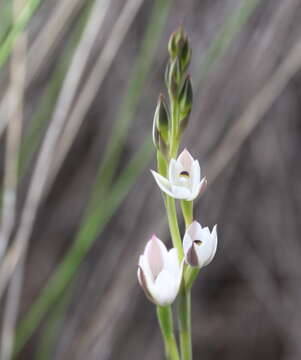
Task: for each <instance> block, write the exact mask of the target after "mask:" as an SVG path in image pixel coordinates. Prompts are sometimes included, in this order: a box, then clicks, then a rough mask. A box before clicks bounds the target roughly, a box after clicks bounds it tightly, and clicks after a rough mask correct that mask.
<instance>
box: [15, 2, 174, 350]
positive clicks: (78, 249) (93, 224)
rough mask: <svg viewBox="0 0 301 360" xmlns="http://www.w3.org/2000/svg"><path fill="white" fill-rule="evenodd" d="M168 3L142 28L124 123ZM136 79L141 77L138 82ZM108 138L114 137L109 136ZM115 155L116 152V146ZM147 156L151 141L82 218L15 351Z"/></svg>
mask: <svg viewBox="0 0 301 360" xmlns="http://www.w3.org/2000/svg"><path fill="white" fill-rule="evenodd" d="M171 3H172V1H171V0H170V1H169V2H168V4H169V6H166V4H167V2H166V1H164V0H157V1H156V5H155V8H154V10H153V13H152V17H151V20H150V23H149V27H148V29H147V31H146V35H147V38H146V40H147V42H146V41H145V43H144V45H143V47H142V50H141V55H140V57H139V61H138V62H137V65H136V66H135V67H134V71H133V73H132V76H131V78H132V79H133V80H131V81H130V84H131V88H130V91H129V90H128V89H127V91H125V94H126V95H125V96H126V97H127V98H126V99H125V100H124V103H125V104H129V105H127V106H129V107H130V109H129V110H128V109H127V106H126V107H125V106H124V107H123V111H126V110H127V111H128V115H127V122H130V120H131V119H130V118H131V116H133V115H134V112H135V108H136V105H137V104H138V103H139V99H140V97H141V94H142V88H143V85H144V83H145V80H146V74H144V72H148V73H149V71H150V68H151V63H152V61H153V59H154V55H153V53H155V50H156V47H157V44H158V42H159V40H160V36H161V33H162V30H163V26H164V24H165V22H166V19H167V15H168V12H169V9H170V5H171ZM161 5H162V6H161ZM158 26H159V29H158ZM153 30H156V31H155V32H153V33H152V32H151V31H153ZM145 56H149V57H151V59H149V60H148V61H146V62H145ZM141 71H143V74H142V73H141ZM140 78H142V81H141V79H140ZM133 91H134V95H132V92H133ZM132 104H133V105H132ZM123 115H124V116H126V113H124V114H123ZM120 120H123V118H122V117H121V116H120V117H119V118H118V120H117V121H120ZM111 141H115V140H114V139H112V140H111ZM113 155H115V153H113ZM118 155H120V149H119V148H118ZM150 157H151V142H150V141H147V142H146V143H145V144H144V146H143V147H142V148H141V150H140V151H139V152H138V153H137V154H136V155H135V157H134V159H133V160H132V161H131V163H130V164H129V166H128V168H127V169H126V170H124V172H123V173H122V175H121V177H119V178H118V181H117V183H116V185H115V186H114V190H112V192H111V193H110V195H109V197H108V198H107V199H106V201H105V202H103V203H101V205H99V201H98V202H97V204H98V206H97V207H96V208H94V211H93V212H92V213H90V215H89V216H88V217H87V218H86V219H85V221H84V223H83V224H82V226H81V229H80V231H79V234H78V236H77V237H76V239H75V242H74V245H73V246H72V248H71V249H70V251H69V253H68V254H67V255H66V257H65V259H64V260H63V262H62V263H61V265H60V266H59V267H58V269H57V271H56V272H55V273H54V275H53V277H51V279H50V281H49V283H48V285H47V286H46V287H45V288H44V290H43V291H42V293H41V295H40V296H39V297H38V299H37V300H36V302H35V303H34V304H33V306H32V308H31V310H30V311H29V313H28V314H27V315H26V317H25V319H24V321H23V322H22V323H21V325H20V328H19V329H18V331H17V340H16V351H19V350H20V349H21V347H22V346H23V344H24V343H25V342H26V341H27V339H28V338H29V337H30V335H31V333H32V332H33V331H34V329H35V327H36V326H37V324H38V323H39V321H40V320H41V319H42V317H43V316H44V315H45V313H46V312H47V311H48V309H49V308H50V307H51V305H52V304H53V303H54V302H55V300H56V299H57V297H58V296H60V294H61V293H62V291H64V289H65V287H66V286H67V285H68V283H69V282H70V280H71V279H72V277H73V276H74V274H75V272H76V270H77V268H78V266H79V265H80V263H81V261H82V259H83V258H84V256H85V255H86V253H87V251H88V250H89V249H90V247H91V246H92V244H93V242H94V241H95V239H96V236H97V235H98V234H99V232H100V231H101V230H102V229H103V227H104V225H105V223H106V222H107V221H108V220H109V218H110V217H111V216H112V215H113V214H114V211H115V210H116V209H117V207H118V206H119V204H120V203H121V201H122V199H123V198H124V197H125V196H126V194H127V192H128V191H129V189H130V186H131V185H132V184H133V183H134V181H135V180H136V179H137V177H138V175H139V173H140V172H141V171H142V169H143V168H144V167H145V166H146V164H147V159H148V158H149V159H150ZM99 186H100V187H101V186H102V183H100V182H99V181H96V188H97V187H99ZM96 191H97V190H95V191H94V192H93V194H92V196H91V201H94V196H95V195H94V194H95V193H96ZM102 200H105V199H102ZM110 209H111V211H110ZM24 329H25V330H24Z"/></svg>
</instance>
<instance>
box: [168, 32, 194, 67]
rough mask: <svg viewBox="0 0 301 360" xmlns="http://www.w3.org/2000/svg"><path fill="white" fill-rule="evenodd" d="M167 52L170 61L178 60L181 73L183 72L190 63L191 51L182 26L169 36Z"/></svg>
mask: <svg viewBox="0 0 301 360" xmlns="http://www.w3.org/2000/svg"><path fill="white" fill-rule="evenodd" d="M168 52H169V55H170V58H171V60H175V59H176V58H177V57H178V58H179V60H180V69H181V72H182V73H183V72H185V70H186V69H187V67H188V65H189V62H190V57H191V49H190V46H189V41H188V36H187V34H186V33H185V31H184V29H183V27H182V26H180V27H179V28H178V30H176V31H174V32H173V33H172V34H171V36H170V38H169V42H168Z"/></svg>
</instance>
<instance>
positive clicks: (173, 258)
mask: <svg viewBox="0 0 301 360" xmlns="http://www.w3.org/2000/svg"><path fill="white" fill-rule="evenodd" d="M164 269H165V270H167V271H168V272H170V273H171V274H173V275H174V277H175V278H177V277H178V276H179V272H180V264H179V256H178V250H177V249H175V248H173V249H170V250H169V251H168V253H167V255H166V257H165V259H164Z"/></svg>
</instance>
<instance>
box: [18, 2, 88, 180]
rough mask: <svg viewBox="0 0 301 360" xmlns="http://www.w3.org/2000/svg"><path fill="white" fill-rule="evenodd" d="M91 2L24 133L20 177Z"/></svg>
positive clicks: (48, 112)
mask: <svg viewBox="0 0 301 360" xmlns="http://www.w3.org/2000/svg"><path fill="white" fill-rule="evenodd" d="M91 4H92V3H89V4H88V5H87V6H86V7H85V8H84V9H83V12H82V14H81V16H80V18H79V19H78V21H77V23H76V24H75V28H74V30H73V32H72V34H71V36H70V39H69V41H68V44H67V45H66V46H65V49H64V52H63V54H62V56H61V59H60V61H59V63H58V67H57V70H56V71H55V73H54V74H53V76H52V78H51V80H50V83H49V84H48V85H47V88H46V90H45V93H44V94H43V97H42V100H41V104H40V105H39V109H38V111H37V113H36V114H35V116H34V117H33V119H32V121H31V124H30V127H29V129H28V131H27V133H26V135H25V138H24V141H23V143H22V146H21V154H20V167H19V175H20V176H21V177H22V176H23V175H24V173H25V171H26V169H28V167H29V164H30V161H31V159H32V157H33V154H34V153H35V151H36V150H37V148H38V146H39V144H40V142H41V140H42V137H43V133H44V130H45V128H46V126H47V123H48V121H49V119H50V117H51V113H52V110H53V109H54V106H55V104H56V100H57V96H58V93H59V90H60V88H61V86H62V84H63V81H64V78H65V75H66V72H67V70H68V66H69V64H70V62H71V60H72V56H73V53H74V51H75V48H76V46H77V44H78V42H79V40H80V38H81V34H82V31H83V28H84V26H85V24H86V21H87V19H88V15H89V12H90V10H91Z"/></svg>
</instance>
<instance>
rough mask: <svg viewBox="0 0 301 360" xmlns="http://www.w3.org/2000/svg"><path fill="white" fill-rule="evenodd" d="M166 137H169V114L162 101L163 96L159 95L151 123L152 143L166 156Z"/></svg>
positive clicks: (167, 140)
mask: <svg viewBox="0 0 301 360" xmlns="http://www.w3.org/2000/svg"><path fill="white" fill-rule="evenodd" d="M168 135H169V113H168V108H167V105H166V103H165V100H164V96H163V95H162V94H160V96H159V99H158V103H157V107H156V111H155V115H154V122H153V142H154V145H155V147H156V148H157V149H158V150H159V151H161V153H162V154H166V153H167V151H168V142H169V139H168Z"/></svg>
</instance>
